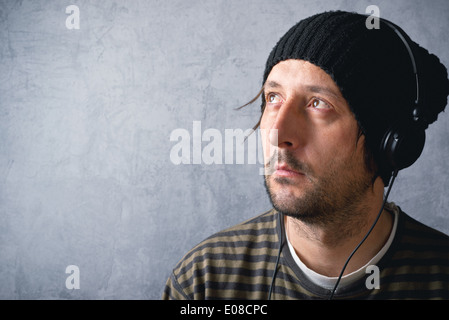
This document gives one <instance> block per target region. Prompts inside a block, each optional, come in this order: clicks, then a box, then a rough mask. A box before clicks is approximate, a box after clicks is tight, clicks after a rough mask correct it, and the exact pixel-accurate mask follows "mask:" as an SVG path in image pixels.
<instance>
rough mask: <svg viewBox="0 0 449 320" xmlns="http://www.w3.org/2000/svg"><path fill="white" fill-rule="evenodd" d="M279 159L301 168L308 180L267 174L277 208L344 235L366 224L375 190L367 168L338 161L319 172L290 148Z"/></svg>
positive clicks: (287, 214)
mask: <svg viewBox="0 0 449 320" xmlns="http://www.w3.org/2000/svg"><path fill="white" fill-rule="evenodd" d="M279 159H280V160H279V161H283V162H284V163H287V164H288V166H289V167H291V168H296V169H297V170H300V171H301V172H302V173H304V175H305V176H306V177H307V179H306V180H304V181H303V182H301V181H299V182H298V181H295V180H294V179H289V178H288V177H278V176H276V175H266V176H265V187H266V190H267V193H268V196H269V198H270V201H271V203H272V205H273V207H274V208H275V209H276V210H278V211H279V212H282V213H283V214H285V215H286V216H289V217H292V218H295V219H298V220H299V221H301V222H303V223H305V224H307V225H309V226H311V227H319V228H325V229H330V230H334V231H335V230H338V233H339V234H341V236H342V237H347V236H350V234H352V233H354V232H357V230H360V229H361V227H362V225H361V224H363V225H364V224H366V214H368V212H369V209H368V207H369V205H367V203H366V200H367V198H370V197H369V196H368V195H369V193H371V192H372V174H370V173H369V172H367V171H366V170H364V168H361V170H354V169H355V168H354V167H353V166H352V167H351V166H348V164H347V163H346V162H345V163H341V164H336V163H334V165H331V166H330V167H329V170H327V171H326V172H325V173H323V174H322V175H317V174H316V173H315V172H313V171H312V170H311V169H310V168H309V167H308V166H307V165H306V164H304V163H300V162H299V161H298V160H296V159H295V158H294V157H293V156H292V155H291V154H289V153H288V151H286V152H283V153H280V154H279ZM268 164H269V163H267V165H268ZM295 191H296V192H295Z"/></svg>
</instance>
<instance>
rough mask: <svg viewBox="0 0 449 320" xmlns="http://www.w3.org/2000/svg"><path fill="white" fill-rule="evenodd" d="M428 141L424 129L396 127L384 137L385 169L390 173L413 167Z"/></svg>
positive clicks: (382, 146) (382, 151) (382, 149)
mask: <svg viewBox="0 0 449 320" xmlns="http://www.w3.org/2000/svg"><path fill="white" fill-rule="evenodd" d="M425 141H426V133H425V131H424V130H423V129H418V128H416V127H414V126H408V127H406V126H402V127H401V126H394V127H392V128H391V129H390V130H388V131H387V133H386V134H385V136H384V139H383V141H382V145H381V154H382V155H383V156H382V157H383V162H384V163H383V167H384V169H386V170H389V172H392V171H395V170H397V171H399V170H401V169H404V168H407V167H409V166H411V165H412V164H413V163H415V161H416V160H417V159H418V158H419V156H420V155H421V153H422V151H423V149H424V143H425Z"/></svg>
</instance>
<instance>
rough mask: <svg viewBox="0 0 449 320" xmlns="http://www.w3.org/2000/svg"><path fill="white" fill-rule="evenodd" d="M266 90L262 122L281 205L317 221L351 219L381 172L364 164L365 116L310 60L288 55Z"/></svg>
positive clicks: (272, 187) (269, 175)
mask: <svg viewBox="0 0 449 320" xmlns="http://www.w3.org/2000/svg"><path fill="white" fill-rule="evenodd" d="M264 95H265V101H266V106H265V110H264V112H263V115H262V119H261V123H260V129H261V133H262V141H263V147H264V159H265V166H266V176H265V184H266V187H267V191H268V193H269V195H270V199H271V202H272V203H273V206H274V207H275V208H276V209H277V210H279V211H281V212H283V213H284V214H286V215H289V216H293V217H296V218H298V219H300V220H303V221H307V222H310V223H327V222H331V221H334V220H336V219H340V220H341V219H345V217H346V218H350V214H351V213H353V212H349V211H351V208H352V209H354V208H355V205H356V204H360V203H361V200H362V199H363V196H364V195H365V194H366V192H367V190H368V189H369V188H370V186H371V181H372V177H373V174H372V173H370V172H368V171H367V169H366V167H365V165H364V163H365V162H364V152H363V144H364V137H363V136H362V137H360V139H358V132H359V131H358V125H357V121H356V120H355V117H354V115H353V113H352V112H351V111H350V109H349V106H348V104H347V102H346V100H345V99H344V98H343V96H342V95H341V93H340V90H339V88H338V87H337V85H336V84H335V83H334V81H333V80H332V78H331V77H330V76H329V75H328V74H327V73H325V72H324V71H323V70H322V69H320V68H319V67H317V66H315V65H313V64H311V63H309V62H306V61H303V60H286V61H282V62H280V63H278V64H277V65H275V66H274V67H273V69H272V70H271V72H270V74H269V75H268V78H267V81H266V82H265V86H264ZM276 132H277V141H276V134H274V133H276ZM273 151H274V153H273ZM269 166H271V167H272V168H273V171H272V172H267V170H268V167H269ZM358 209H360V208H358Z"/></svg>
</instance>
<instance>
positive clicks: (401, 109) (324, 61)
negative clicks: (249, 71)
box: [263, 11, 449, 163]
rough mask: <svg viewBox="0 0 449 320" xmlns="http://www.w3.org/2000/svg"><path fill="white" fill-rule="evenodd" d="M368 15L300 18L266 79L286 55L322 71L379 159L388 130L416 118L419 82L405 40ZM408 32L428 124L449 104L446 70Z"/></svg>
mask: <svg viewBox="0 0 449 320" xmlns="http://www.w3.org/2000/svg"><path fill="white" fill-rule="evenodd" d="M367 17H368V16H367V15H362V14H357V13H352V12H344V11H331V12H324V13H320V14H316V15H313V16H311V17H309V18H306V19H304V20H301V21H300V22H298V23H297V24H296V25H295V26H293V27H292V28H291V29H290V30H289V31H288V32H287V33H286V34H285V35H284V36H283V37H282V38H281V39H280V40H279V41H278V43H277V44H276V46H275V47H274V48H273V50H272V51H271V53H270V55H269V57H268V60H267V62H266V67H265V72H264V76H263V83H265V81H266V79H267V77H268V75H269V73H270V71H271V69H272V68H273V67H274V66H275V65H276V64H277V63H279V62H280V61H283V60H287V59H302V60H306V61H309V62H311V63H313V64H314V65H316V66H318V67H320V68H321V69H323V70H324V71H325V72H326V73H328V74H329V75H330V76H331V78H332V79H333V80H334V82H335V83H336V84H337V86H338V87H339V88H340V91H341V93H342V95H343V97H344V98H345V99H346V101H347V102H348V104H349V107H350V109H351V110H352V112H353V113H354V115H355V118H356V120H357V121H358V124H359V126H360V128H361V130H362V132H363V134H364V135H365V139H366V143H367V144H368V147H369V148H370V150H371V152H372V154H373V156H374V160H375V162H376V163H379V146H380V144H381V141H382V138H383V136H384V134H385V132H386V131H387V130H388V128H389V127H390V126H392V125H393V124H394V123H397V122H398V121H404V119H407V118H410V119H411V117H412V107H413V105H414V100H415V98H416V82H415V77H414V73H413V67H412V62H411V59H410V56H409V54H408V52H407V48H406V46H405V44H404V43H403V41H402V40H401V39H400V38H399V36H398V35H397V34H396V33H395V32H394V30H393V29H392V28H391V27H389V26H388V25H386V24H385V23H383V22H382V19H381V20H380V28H379V29H375V28H373V29H368V28H367V27H366V24H365V23H366V20H367ZM405 36H406V37H407V39H408V42H409V44H410V45H411V48H412V50H413V54H414V56H415V59H416V61H417V69H418V74H419V87H420V101H421V105H422V112H423V113H424V117H425V119H426V120H427V123H428V124H430V123H433V122H434V121H435V120H436V119H437V117H438V114H439V113H440V112H442V111H443V110H444V108H445V106H446V104H447V96H448V93H449V80H448V74H447V70H446V68H445V66H444V65H442V64H441V63H440V61H439V59H438V58H437V57H436V56H435V55H433V54H430V53H429V52H428V51H427V50H426V49H424V48H422V47H420V46H419V45H418V44H417V43H415V42H413V41H412V40H411V39H410V38H409V37H408V36H407V35H405Z"/></svg>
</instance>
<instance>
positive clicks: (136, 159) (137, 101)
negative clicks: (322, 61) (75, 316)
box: [0, 0, 449, 299]
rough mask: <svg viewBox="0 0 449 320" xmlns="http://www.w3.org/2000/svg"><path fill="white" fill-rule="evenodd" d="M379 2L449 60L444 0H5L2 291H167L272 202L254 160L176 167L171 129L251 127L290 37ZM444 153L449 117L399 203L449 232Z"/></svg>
mask: <svg viewBox="0 0 449 320" xmlns="http://www.w3.org/2000/svg"><path fill="white" fill-rule="evenodd" d="M71 4H75V5H76V6H77V7H78V8H79V13H80V15H79V18H80V20H79V29H68V28H67V26H66V19H67V18H68V17H69V14H68V13H66V7H67V6H69V5H71ZM370 4H376V5H378V6H379V8H380V14H381V17H385V18H387V19H391V20H393V21H394V22H396V23H397V24H399V25H400V26H402V27H403V28H404V29H405V30H406V32H408V33H409V34H410V35H411V37H412V39H414V40H415V41H417V42H418V43H420V44H421V45H422V46H424V47H426V48H427V49H429V51H430V52H432V53H435V54H436V55H438V56H439V57H440V59H441V60H442V62H443V63H444V64H445V65H446V66H449V50H448V42H449V41H448V40H449V37H448V33H447V30H449V19H448V17H449V2H448V1H446V0H440V1H435V0H432V1H409V0H402V1H377V2H376V3H373V2H371V1H355V0H354V1H350V0H347V1H330V0H321V1H293V0H292V1H287V0H285V1H274V0H272V1H270V0H257V1H256V0H250V1H249V0H246V1H240V0H239V1H237V0H222V1H219V0H210V1H209V0H208V1H202V0H198V1H197V0H188V1H186V0H181V1H178V0H177V1H175V0H171V1H156V0H152V1H143V0H141V1H138V0H135V1H134V0H133V1H124V0H122V1H113V0H107V1H93V0H92V1H87V0H79V1H72V0H70V1H61V0H58V1H56V0H55V1H50V0H49V1H43V0H42V1H36V0H33V1H31V0H29V1H13V0H11V1H9V0H8V1H4V0H1V1H0V298H1V299H159V298H160V296H161V293H162V290H163V287H164V284H165V281H166V279H167V277H168V275H169V273H170V272H171V269H172V267H173V266H174V265H175V264H176V262H177V261H178V260H179V259H180V258H181V257H182V255H183V254H185V253H186V252H187V251H188V250H189V249H190V248H191V247H193V246H194V245H195V244H196V243H198V242H199V241H201V240H202V239H204V238H205V237H207V236H209V235H210V234H212V233H214V232H216V231H219V230H221V229H223V228H225V227H228V226H231V225H233V224H235V223H238V222H240V221H243V220H245V219H247V218H250V217H252V216H255V215H257V214H259V213H261V212H263V211H265V210H267V209H269V208H270V205H269V201H268V199H267V196H266V193H265V190H264V187H263V180H262V177H261V176H260V175H259V168H260V166H259V165H255V164H227V165H226V164H222V165H218V164H212V165H206V164H190V165H187V164H180V165H175V164H173V162H172V161H171V158H170V152H171V150H172V148H173V146H174V145H175V144H176V142H174V141H170V136H171V133H172V132H173V131H174V130H176V129H179V128H181V129H185V130H186V131H187V132H189V133H191V134H192V138H193V131H194V129H193V122H194V121H201V126H202V127H201V130H202V131H205V130H206V129H208V128H215V129H217V130H218V131H219V132H224V131H225V129H237V128H240V129H243V130H245V129H248V128H251V127H252V126H253V125H254V124H255V123H256V122H257V120H258V116H259V106H258V105H257V104H254V105H252V106H250V107H248V108H246V109H244V110H241V111H236V110H235V108H236V107H238V106H240V105H242V104H244V103H246V102H247V101H249V100H250V99H251V98H252V97H253V96H255V95H256V94H257V92H258V90H259V86H260V85H261V77H262V72H263V67H264V63H265V59H266V58H267V57H268V54H269V52H270V50H271V48H272V47H273V46H274V44H275V43H276V41H277V40H278V39H279V37H280V36H282V35H283V34H284V32H285V31H286V30H287V29H288V28H290V27H291V26H292V25H293V24H294V23H296V22H297V21H299V20H300V19H302V18H305V17H307V16H309V15H312V14H314V13H317V12H319V11H324V10H330V9H344V10H351V11H357V12H360V13H364V12H365V9H366V7H367V6H368V5H370ZM184 132H185V131H184ZM203 146H204V145H203ZM192 156H193V155H192ZM448 160H449V116H448V115H447V113H446V114H445V113H443V114H441V115H440V117H439V120H438V121H437V122H436V123H435V124H433V125H432V126H431V127H430V129H429V130H428V140H427V145H426V147H425V150H424V152H423V155H422V157H421V158H420V159H419V160H418V161H417V163H416V164H415V165H413V166H412V167H411V168H409V169H406V170H404V171H403V172H401V174H400V176H399V178H398V180H397V183H396V184H395V188H394V189H393V191H392V194H391V198H390V199H391V200H393V201H395V202H396V203H398V204H399V205H400V206H401V207H402V208H403V209H404V210H405V211H406V212H408V213H409V214H410V215H411V216H413V217H414V218H416V219H418V220H420V221H422V222H424V223H426V224H428V225H430V226H432V227H435V228H437V229H439V230H441V231H443V232H446V233H449V217H448V214H447V212H448V210H449V197H448V189H449V166H448V164H447V161H448ZM69 265H76V266H78V268H79V271H80V278H79V279H80V283H79V284H80V288H79V289H68V288H67V287H66V279H67V277H68V276H69V274H66V273H65V270H66V267H67V266H69Z"/></svg>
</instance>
